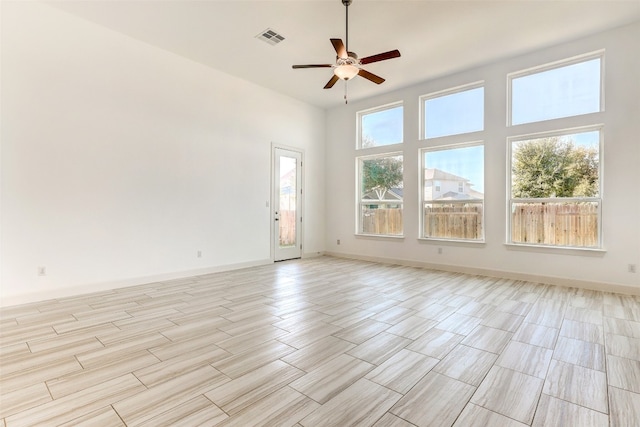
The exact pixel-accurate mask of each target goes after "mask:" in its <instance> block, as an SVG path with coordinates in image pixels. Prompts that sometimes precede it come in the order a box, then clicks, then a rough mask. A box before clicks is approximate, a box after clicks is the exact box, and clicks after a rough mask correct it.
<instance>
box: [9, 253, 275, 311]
mask: <svg viewBox="0 0 640 427" xmlns="http://www.w3.org/2000/svg"><path fill="white" fill-rule="evenodd" d="M269 264H273V260H272V259H260V260H255V261H248V262H241V263H238V264H227V265H219V266H214V267H207V268H199V269H194V270H184V271H176V272H174V273H165V274H156V275H151V276H141V277H134V278H130V279H123V280H115V281H109V282H96V283H85V284H82V285H75V286H69V287H66V288H59V289H54V290H50V291H41V290H39V291H37V292H29V293H24V294H18V295H9V296H6V297H4V298H2V299H1V300H0V307H9V306H13V305H19V304H28V303H33V302H38V301H45V300H50V299H57V298H65V297H72V296H79V295H90V294H94V293H97V292H105V291H110V290H115V289H120V288H128V287H132V286H140V285H148V284H150V283H154V282H164V281H167V280H175V279H185V278H189V277H194V276H203V275H206V274H212V273H222V272H225V271H233V270H241V269H244V268H250V267H259V266H264V265H269Z"/></svg>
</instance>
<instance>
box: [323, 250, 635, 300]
mask: <svg viewBox="0 0 640 427" xmlns="http://www.w3.org/2000/svg"><path fill="white" fill-rule="evenodd" d="M325 255H327V256H333V257H336V258H347V259H356V260H361V261H371V262H379V263H383V264H395V265H404V266H407V267H418V268H428V269H431V270H440V271H449V272H452V273H465V274H473V275H477V276H488V277H498V278H501V279H513V280H523V281H527V282H535V283H544V284H549V285H557V286H566V287H570V288H581V289H589V290H593V291H603V292H612V293H619V294H627V295H640V288H639V287H636V286H629V285H620V284H617V283H602V282H591V281H588V280H576V279H569V278H565V277H555V276H543V275H536V274H526V273H518V272H515V271H505V270H492V269H485V268H475V267H464V266H460V265H448V264H434V263H428V262H423V261H412V260H403V259H396V258H387V257H373V256H367V255H358V254H346V253H339V252H325Z"/></svg>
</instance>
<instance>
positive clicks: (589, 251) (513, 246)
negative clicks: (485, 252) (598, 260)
mask: <svg viewBox="0 0 640 427" xmlns="http://www.w3.org/2000/svg"><path fill="white" fill-rule="evenodd" d="M504 245H505V246H506V247H507V249H508V250H515V251H526V252H539V253H559V254H566V255H584V256H603V255H604V254H605V253H607V251H606V249H603V248H575V247H571V246H550V245H531V244H523V243H505V244H504Z"/></svg>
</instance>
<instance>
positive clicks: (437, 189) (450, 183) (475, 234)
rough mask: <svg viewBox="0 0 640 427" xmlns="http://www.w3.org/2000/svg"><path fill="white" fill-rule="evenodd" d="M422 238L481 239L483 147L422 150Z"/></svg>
mask: <svg viewBox="0 0 640 427" xmlns="http://www.w3.org/2000/svg"><path fill="white" fill-rule="evenodd" d="M421 157H422V179H421V181H422V192H421V193H422V207H423V214H422V237H424V238H433V239H451V240H472V241H481V240H483V239H484V228H483V222H484V220H483V215H484V146H483V145H482V144H478V143H476V144H465V145H462V146H459V145H458V146H449V147H438V148H430V149H423V150H422V156H421Z"/></svg>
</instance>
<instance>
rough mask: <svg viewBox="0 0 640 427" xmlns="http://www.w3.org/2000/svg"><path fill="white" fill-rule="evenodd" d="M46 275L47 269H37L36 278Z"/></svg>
mask: <svg viewBox="0 0 640 427" xmlns="http://www.w3.org/2000/svg"><path fill="white" fill-rule="evenodd" d="M46 275H47V267H42V266H40V267H38V276H46Z"/></svg>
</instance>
